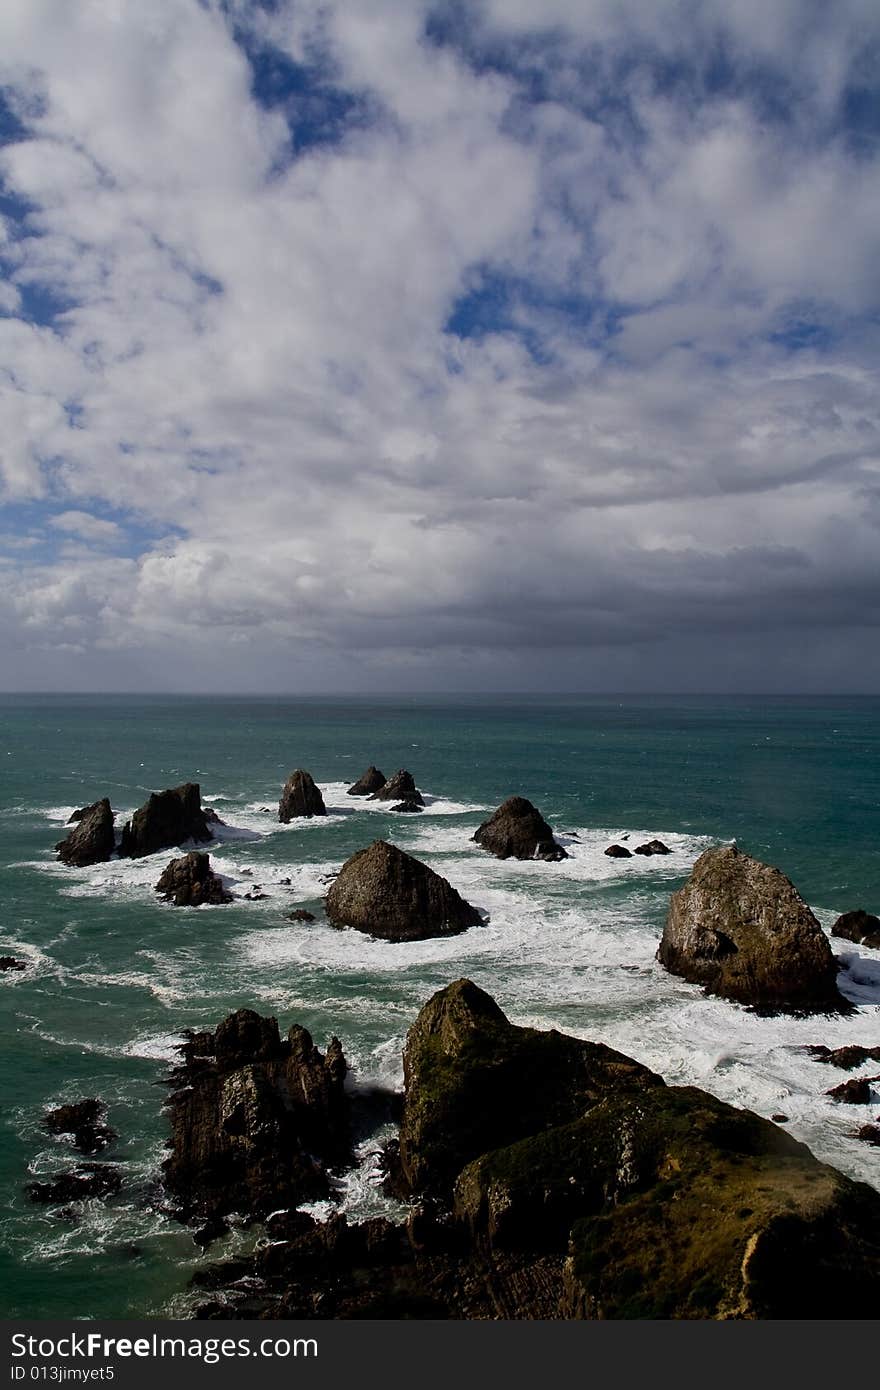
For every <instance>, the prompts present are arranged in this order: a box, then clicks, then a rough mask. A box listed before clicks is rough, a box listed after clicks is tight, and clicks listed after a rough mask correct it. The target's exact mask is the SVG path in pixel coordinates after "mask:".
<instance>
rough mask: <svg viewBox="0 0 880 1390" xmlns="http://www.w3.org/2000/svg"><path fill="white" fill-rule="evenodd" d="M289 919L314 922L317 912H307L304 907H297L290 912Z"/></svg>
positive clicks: (290, 920)
mask: <svg viewBox="0 0 880 1390" xmlns="http://www.w3.org/2000/svg"><path fill="white" fill-rule="evenodd" d="M287 919H288V921H289V922H314V920H315V914H314V912H307V911H306V909H305V908H304V907H297V908H294V910H293V912H288V914H287Z"/></svg>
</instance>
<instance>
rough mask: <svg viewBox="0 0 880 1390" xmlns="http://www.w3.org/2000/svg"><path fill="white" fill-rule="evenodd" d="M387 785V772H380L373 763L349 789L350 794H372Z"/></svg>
mask: <svg viewBox="0 0 880 1390" xmlns="http://www.w3.org/2000/svg"><path fill="white" fill-rule="evenodd" d="M384 785H385V773H384V772H380V771H379V769H378V768H377V767H373V765H372V763H371V764H370V766H369V767H368V768H367V770H366V772H364V773H363V774H362V775H361V776H360V777H359V778H358V779H357V781H356V782H353V783H352V785H351V786H350V787H349V789H348V793H347V795H348V796H372V795H373V793H374V792H378V791H380V790H381V789H382V787H384Z"/></svg>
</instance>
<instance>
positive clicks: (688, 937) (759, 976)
mask: <svg viewBox="0 0 880 1390" xmlns="http://www.w3.org/2000/svg"><path fill="white" fill-rule="evenodd" d="M657 959H658V960H659V961H660V962H661V964H662V965H664V966H665V967H666V969H667V970H669V971H671V972H672V973H673V974H675V975H681V976H683V977H684V979H686V980H690V981H692V982H693V983H695V984H701V985H704V986H705V987H706V989H707V990H708V991H709V992H710V993H712V994H719V995H722V996H723V997H724V998H726V999H732V1000H736V1001H737V1002H738V1003H741V1004H748V1005H752V1006H753V1007H755V1008H758V1009H760V1010H761V1011H763V1012H766V1013H773V1012H782V1011H794V1012H799V1013H814V1012H815V1013H820V1012H822V1013H830V1012H846V1011H848V1010H849V1007H850V1006H849V1005H848V1004H847V1003H846V1001H845V1000H844V999H843V997H842V995H841V994H840V992H839V990H838V988H837V963H836V961H835V959H834V956H833V954H832V951H831V946H830V944H829V942H828V939H827V937H826V936H825V934H824V932H823V931H822V928H821V927H820V925H819V923H818V921H817V920H816V918H815V917H814V916H813V913H812V912H811V911H810V909H809V907H807V904H806V903H805V902H804V900H803V899H802V898H801V896H800V894H799V893H798V891H797V889H796V888H795V887H794V885H793V884H792V883H791V882H790V881H789V879H787V878H786V877H785V875H784V874H782V873H780V871H779V870H778V869H775V868H773V867H772V866H770V865H768V864H762V863H761V862H760V861H759V860H757V859H753V858H752V857H751V856H750V855H748V854H744V853H743V852H742V850H739V849H737V848H736V846H730V847H727V848H722V849H710V850H706V852H705V853H704V854H702V855H701V856H700V858H699V859H698V860H697V862H696V864H695V865H694V868H693V872H692V873H691V876H690V878H689V879H688V881H687V883H686V884H685V885H684V887H683V888H680V889H679V890H678V892H677V893H673V895H672V898H671V900H670V904H669V913H668V916H667V919H666V927H665V930H664V932H663V938H662V940H661V942H660V947H659V950H658V952H657Z"/></svg>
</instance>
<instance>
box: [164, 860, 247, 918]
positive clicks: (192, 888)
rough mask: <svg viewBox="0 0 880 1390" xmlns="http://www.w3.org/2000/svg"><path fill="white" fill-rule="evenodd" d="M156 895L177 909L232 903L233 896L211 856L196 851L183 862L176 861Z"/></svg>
mask: <svg viewBox="0 0 880 1390" xmlns="http://www.w3.org/2000/svg"><path fill="white" fill-rule="evenodd" d="M156 892H157V893H161V894H162V896H163V897H164V898H165V899H166V901H168V902H172V903H173V904H174V906H175V907H201V906H202V904H203V903H211V904H215V905H216V904H220V903H231V902H232V894H231V893H230V892H228V891H227V890H226V889H225V888H224V887H223V880H222V879H221V877H220V875H219V874H216V873H215V872H214V870H213V869H212V868H211V857H210V855H208V854H204V853H201V852H200V851H199V850H192V851H191V852H190V853H189V854H185V855H183V857H182V858H181V859H172V860H171V863H170V864H169V865H168V866H167V868H166V869H165V870H164V871H163V873H162V876H161V878H160V879H159V882H158V883H157V884H156Z"/></svg>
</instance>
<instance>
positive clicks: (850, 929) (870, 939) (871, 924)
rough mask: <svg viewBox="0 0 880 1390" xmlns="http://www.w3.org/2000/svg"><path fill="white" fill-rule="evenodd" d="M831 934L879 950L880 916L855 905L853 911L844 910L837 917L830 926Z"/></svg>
mask: <svg viewBox="0 0 880 1390" xmlns="http://www.w3.org/2000/svg"><path fill="white" fill-rule="evenodd" d="M831 935H832V936H840V937H842V938H843V940H844V941H855V943H856V944H857V945H859V946H870V947H871V948H872V949H873V950H875V951H880V917H875V916H874V914H873V913H872V912H866V911H865V910H864V908H862V907H857V908H856V909H855V910H854V911H853V912H844V914H843V916H842V917H838V919H837V921H836V922H835V923H834V926H833V927H832V928H831Z"/></svg>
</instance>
